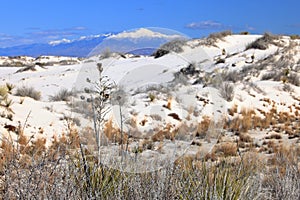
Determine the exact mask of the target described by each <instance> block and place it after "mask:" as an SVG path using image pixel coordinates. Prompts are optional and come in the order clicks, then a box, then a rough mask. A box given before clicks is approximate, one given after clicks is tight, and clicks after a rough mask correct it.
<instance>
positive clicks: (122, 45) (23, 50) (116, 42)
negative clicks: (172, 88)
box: [0, 28, 182, 57]
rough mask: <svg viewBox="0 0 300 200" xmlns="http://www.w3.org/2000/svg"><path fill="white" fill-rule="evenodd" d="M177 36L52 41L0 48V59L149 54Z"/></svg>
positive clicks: (144, 32)
mask: <svg viewBox="0 0 300 200" xmlns="http://www.w3.org/2000/svg"><path fill="white" fill-rule="evenodd" d="M181 37H182V36H181V35H178V34H164V33H161V32H157V31H154V30H150V29H145V28H141V29H136V30H133V31H130V32H121V33H109V34H99V35H93V36H82V37H80V38H79V39H75V40H68V39H62V40H56V41H51V42H49V43H43V44H28V45H19V46H13V47H6V48H0V56H32V57H38V56H41V55H52V56H72V57H88V56H91V55H96V54H100V53H101V52H103V51H107V50H109V51H114V52H116V51H117V52H122V53H128V52H131V53H132V52H133V53H135V54H143V55H145V54H150V53H151V51H149V49H155V48H157V47H159V46H160V45H161V44H163V43H165V42H168V41H170V40H172V39H176V38H181ZM145 49H146V50H145Z"/></svg>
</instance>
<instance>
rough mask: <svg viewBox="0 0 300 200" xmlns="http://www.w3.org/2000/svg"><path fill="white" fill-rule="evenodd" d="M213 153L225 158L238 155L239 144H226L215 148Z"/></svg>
mask: <svg viewBox="0 0 300 200" xmlns="http://www.w3.org/2000/svg"><path fill="white" fill-rule="evenodd" d="M213 151H214V152H215V154H219V155H222V156H225V157H228V156H236V155H237V144H235V143H230V142H224V143H220V144H218V145H216V146H214V149H213Z"/></svg>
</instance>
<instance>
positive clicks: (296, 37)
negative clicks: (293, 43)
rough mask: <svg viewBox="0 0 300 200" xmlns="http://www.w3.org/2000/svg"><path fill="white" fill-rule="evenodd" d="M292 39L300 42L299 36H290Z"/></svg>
mask: <svg viewBox="0 0 300 200" xmlns="http://www.w3.org/2000/svg"><path fill="white" fill-rule="evenodd" d="M290 38H291V39H292V40H298V39H300V36H299V35H297V34H296V35H290Z"/></svg>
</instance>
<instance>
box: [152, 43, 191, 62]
mask: <svg viewBox="0 0 300 200" xmlns="http://www.w3.org/2000/svg"><path fill="white" fill-rule="evenodd" d="M186 42H187V41H186V40H185V39H175V40H172V41H170V42H167V43H165V44H163V45H162V46H161V47H159V49H157V50H156V51H155V52H154V53H153V54H152V56H154V58H159V57H162V56H164V55H166V54H168V53H170V52H175V53H181V52H182V51H183V46H184V45H185V44H186Z"/></svg>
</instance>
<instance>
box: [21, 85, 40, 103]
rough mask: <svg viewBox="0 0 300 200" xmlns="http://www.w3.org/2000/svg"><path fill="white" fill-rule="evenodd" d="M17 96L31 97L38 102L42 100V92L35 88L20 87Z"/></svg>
mask: <svg viewBox="0 0 300 200" xmlns="http://www.w3.org/2000/svg"><path fill="white" fill-rule="evenodd" d="M15 95H17V96H21V97H30V98H33V99H34V100H37V101H38V100H40V99H41V92H39V91H37V90H36V89H34V87H27V86H22V87H19V88H17V90H16V92H15Z"/></svg>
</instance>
